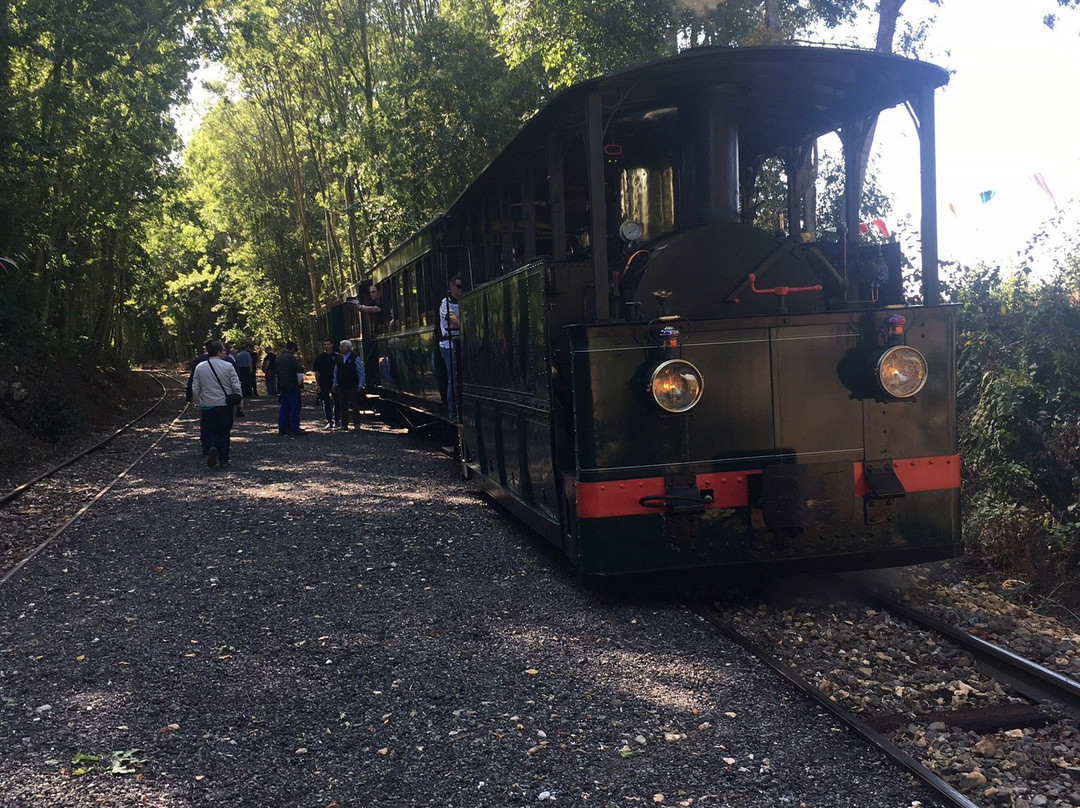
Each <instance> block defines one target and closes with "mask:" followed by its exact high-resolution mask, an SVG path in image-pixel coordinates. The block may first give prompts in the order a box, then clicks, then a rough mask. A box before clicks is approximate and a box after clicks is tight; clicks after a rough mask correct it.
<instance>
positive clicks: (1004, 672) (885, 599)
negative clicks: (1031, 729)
mask: <svg viewBox="0 0 1080 808" xmlns="http://www.w3.org/2000/svg"><path fill="white" fill-rule="evenodd" d="M873 597H874V599H875V600H876V601H877V603H878V605H880V606H881V607H882V608H884V609H887V610H888V611H890V612H892V613H893V614H895V615H897V616H898V617H902V618H903V619H905V620H909V621H910V622H912V623H915V624H916V625H919V626H922V627H923V628H926V629H929V630H930V631H936V632H937V633H939V634H941V635H943V636H945V637H948V638H949V639H950V640H951V641H952V642H954V643H956V644H957V645H958V646H960V647H961V648H963V649H964V650H965V651H967V652H968V653H969V654H971V656H972V657H973V658H974V659H975V664H976V667H980V668H982V669H983V671H984V672H985V673H989V674H990V675H992V676H993V677H994V678H996V679H999V680H1000V681H1003V682H1006V683H1007V684H1009V685H1012V686H1013V687H1014V688H1016V690H1017V691H1019V692H1020V693H1023V694H1024V695H1026V696H1028V697H1029V698H1031V699H1033V700H1034V701H1038V702H1053V703H1054V704H1055V705H1056V706H1057V707H1059V709H1061V710H1062V711H1063V712H1065V713H1066V714H1067V715H1068V716H1069V717H1070V718H1073V719H1076V720H1080V682H1078V681H1076V680H1075V679H1072V678H1070V677H1068V676H1065V675H1064V674H1061V673H1058V672H1057V671H1054V670H1051V669H1050V668H1047V667H1044V666H1043V665H1040V664H1038V663H1037V662H1033V661H1031V660H1030V659H1026V658H1024V657H1022V656H1019V655H1018V654H1014V653H1013V652H1012V651H1009V650H1008V649H1006V648H1002V647H1001V646H1000V645H995V644H994V643H991V642H987V641H986V640H984V639H982V638H980V637H976V636H974V635H972V634H970V633H968V632H966V631H964V630H962V629H958V628H956V627H955V626H952V625H950V624H949V623H946V622H945V621H943V620H939V619H938V618H936V617H933V616H931V615H928V614H924V613H923V612H920V611H918V610H917V609H914V608H912V607H910V606H906V605H904V604H903V603H900V602H899V601H897V600H894V599H893V598H891V597H889V596H887V595H883V594H881V593H879V592H875V593H873Z"/></svg>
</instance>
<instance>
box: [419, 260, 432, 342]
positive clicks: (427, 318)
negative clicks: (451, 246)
mask: <svg viewBox="0 0 1080 808" xmlns="http://www.w3.org/2000/svg"><path fill="white" fill-rule="evenodd" d="M416 299H417V300H418V301H419V303H420V325H428V324H429V323H434V322H435V320H434V319H433V310H432V304H433V301H434V299H435V292H434V289H433V288H432V278H431V256H430V255H425V256H424V257H423V258H422V259H420V264H419V270H418V272H417V274H416Z"/></svg>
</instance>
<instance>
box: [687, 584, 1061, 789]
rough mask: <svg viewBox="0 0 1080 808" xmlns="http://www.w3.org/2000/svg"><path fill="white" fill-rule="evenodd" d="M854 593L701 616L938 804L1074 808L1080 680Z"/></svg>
mask: <svg viewBox="0 0 1080 808" xmlns="http://www.w3.org/2000/svg"><path fill="white" fill-rule="evenodd" d="M843 586H844V587H845V588H846V589H847V591H849V592H850V591H851V590H852V587H851V585H850V584H844V585H843ZM864 594H865V596H864V597H860V598H859V600H858V602H853V601H849V600H844V601H841V602H832V603H828V604H825V603H816V604H814V603H809V602H805V601H804V602H802V603H800V604H798V605H797V606H795V607H794V608H782V609H778V608H776V607H775V605H770V606H769V607H767V608H764V609H763V608H760V607H759V608H757V609H735V610H728V611H724V612H720V611H718V610H716V609H702V610H701V614H702V616H703V617H704V618H705V619H706V620H707V621H708V622H709V623H710V624H712V625H713V626H714V628H715V629H716V630H717V631H719V632H720V633H722V634H724V635H725V636H727V637H729V638H731V639H733V640H735V641H736V642H738V643H740V644H741V645H743V646H744V647H746V648H747V649H749V650H750V651H751V652H752V653H753V654H754V655H755V656H757V657H758V658H759V659H760V660H761V661H762V662H764V663H765V664H766V665H768V666H769V667H770V668H772V669H773V670H774V671H775V672H776V673H777V674H778V675H779V676H781V677H782V678H783V679H784V680H785V681H787V682H789V683H790V684H791V685H792V686H794V687H796V688H797V689H799V690H801V691H802V692H804V693H805V694H807V695H808V696H809V697H810V698H811V699H813V700H814V701H815V702H816V703H817V704H818V705H819V706H821V707H822V708H823V709H825V710H826V711H828V712H829V713H830V714H832V715H834V716H835V717H836V718H837V719H838V720H840V721H842V722H844V723H845V724H846V725H847V726H849V727H850V728H851V729H852V730H853V731H854V732H856V733H857V734H858V735H859V736H861V737H862V738H863V739H865V740H866V741H867V742H869V743H870V744H872V745H873V746H875V747H876V748H878V749H880V750H881V751H882V752H883V753H884V754H885V755H887V756H888V757H889V758H890V759H892V760H893V761H894V762H895V763H896V764H897V765H899V766H900V767H902V768H904V769H906V770H907V771H908V772H910V773H911V774H912V775H914V776H915V777H917V778H918V779H920V780H921V781H923V782H924V783H925V784H926V785H927V786H928V787H929V788H931V789H932V790H933V791H934V792H935V793H936V794H937V795H938V797H939V798H940V799H941V800H943V801H944V802H945V803H947V804H950V805H955V806H959V807H960V808H973V807H974V806H998V805H1009V806H1021V805H1022V806H1054V807H1055V808H1056V807H1057V806H1072V805H1076V804H1080V733H1078V731H1077V722H1078V719H1080V682H1077V681H1076V680H1075V679H1072V678H1070V677H1069V676H1067V675H1064V674H1062V673H1061V672H1059V671H1055V670H1051V669H1050V668H1047V667H1046V666H1044V665H1041V664H1039V663H1037V662H1034V661H1032V660H1028V659H1025V658H1024V657H1023V656H1021V655H1019V654H1017V653H1014V652H1012V651H1009V650H1008V649H1005V648H1002V647H1000V646H998V645H995V644H993V643H989V642H987V641H985V640H983V639H980V638H978V637H975V636H972V635H971V634H969V633H967V632H965V631H962V630H960V629H958V628H956V627H955V626H952V625H949V624H947V623H945V622H943V621H942V620H940V619H938V618H937V617H935V616H933V615H929V614H926V613H924V612H921V611H920V610H918V609H915V608H912V607H911V606H910V605H907V604H905V603H901V602H900V601H897V600H896V599H895V598H893V597H891V596H889V595H886V594H882V593H864Z"/></svg>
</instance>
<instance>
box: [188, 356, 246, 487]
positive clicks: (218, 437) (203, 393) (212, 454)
mask: <svg viewBox="0 0 1080 808" xmlns="http://www.w3.org/2000/svg"><path fill="white" fill-rule="evenodd" d="M206 352H207V355H208V356H207V358H206V360H205V361H203V362H200V363H199V364H198V365H197V366H196V367H195V371H194V373H193V374H192V377H191V393H192V400H193V401H194V402H195V403H197V404H198V406H199V407H201V408H202V412H203V421H202V424H203V426H204V428H205V433H206V439H207V443H209V449H208V451H207V452H206V465H207V466H209V467H210V468H213V467H214V466H216V465H218V464H219V463H220V464H221V465H222V466H227V465H229V439H230V435H231V432H232V427H233V408H234V406H235V405H234V403H233V402H232V401H230V397H232V396H235V399H236V400H237V401H239V400H240V399H242V398H243V392H242V391H241V388H240V377H239V376H237V375H236V368H235V367H233V365H232V363H231V362H228V361H227V360H226V359H225V346H224V345H223V344H222V343H221V341H220V340H211V341H210V342H209V343H208V344H207V346H206Z"/></svg>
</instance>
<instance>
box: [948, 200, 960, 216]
mask: <svg viewBox="0 0 1080 808" xmlns="http://www.w3.org/2000/svg"><path fill="white" fill-rule="evenodd" d="M949 210H950V211H952V215H953V216H955V217H956V218H957V219H959V218H960V214H959V213H957V212H956V205H954V204H953V203H952V202H950V203H949Z"/></svg>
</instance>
